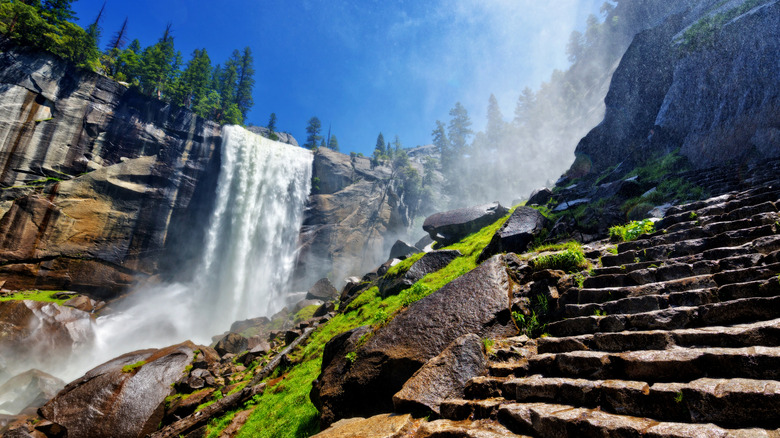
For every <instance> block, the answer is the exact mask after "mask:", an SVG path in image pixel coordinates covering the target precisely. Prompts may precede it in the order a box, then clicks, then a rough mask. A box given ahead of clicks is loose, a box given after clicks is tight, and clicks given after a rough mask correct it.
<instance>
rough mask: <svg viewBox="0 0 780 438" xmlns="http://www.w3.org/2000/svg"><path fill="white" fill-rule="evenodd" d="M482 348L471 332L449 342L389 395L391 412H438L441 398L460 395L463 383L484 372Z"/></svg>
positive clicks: (459, 396)
mask: <svg viewBox="0 0 780 438" xmlns="http://www.w3.org/2000/svg"><path fill="white" fill-rule="evenodd" d="M482 350H483V349H482V340H481V339H480V337H479V336H477V335H475V334H468V335H465V336H461V337H460V338H458V339H456V340H455V341H453V342H452V343H451V344H450V345H449V346H448V347H447V348H446V349H445V350H444V351H442V352H441V354H439V355H438V356H436V357H434V358H433V359H431V360H429V361H428V362H427V363H426V364H425V365H423V367H422V368H420V369H419V370H418V371H417V372H416V373H414V375H413V376H412V378H411V379H409V380H407V381H406V383H405V384H404V386H403V388H402V389H401V390H400V391H398V393H396V394H395V395H394V396H393V406H394V407H395V412H410V413H414V414H418V415H424V414H425V413H426V412H431V411H433V412H435V413H436V414H440V413H441V412H440V410H439V406H440V405H441V403H442V402H443V401H444V400H446V399H449V398H463V397H464V395H465V394H464V392H463V390H464V388H465V387H466V382H468V381H469V380H470V379H471V378H473V377H476V376H479V375H482V374H484V373H485V372H486V371H487V357H486V356H485V353H484V352H483V351H482Z"/></svg>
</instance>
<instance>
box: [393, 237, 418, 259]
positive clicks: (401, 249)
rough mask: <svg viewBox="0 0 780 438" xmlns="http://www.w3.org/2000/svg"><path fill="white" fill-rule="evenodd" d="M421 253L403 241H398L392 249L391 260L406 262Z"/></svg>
mask: <svg viewBox="0 0 780 438" xmlns="http://www.w3.org/2000/svg"><path fill="white" fill-rule="evenodd" d="M419 252H420V250H419V249H418V248H417V247H414V246H412V245H409V244H408V243H406V242H404V241H403V240H396V242H395V244H393V247H392V248H390V257H389V259H400V260H404V259H405V258H407V257H409V256H411V255H414V254H417V253H419Z"/></svg>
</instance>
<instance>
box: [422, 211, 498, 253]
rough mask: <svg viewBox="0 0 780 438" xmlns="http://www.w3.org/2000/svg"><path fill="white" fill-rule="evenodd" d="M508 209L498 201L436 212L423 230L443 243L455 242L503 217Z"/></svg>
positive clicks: (427, 220)
mask: <svg viewBox="0 0 780 438" xmlns="http://www.w3.org/2000/svg"><path fill="white" fill-rule="evenodd" d="M507 211H508V210H507V209H506V208H504V207H503V206H501V204H499V203H498V202H494V203H492V204H484V205H477V206H474V207H468V208H461V209H457V210H451V211H446V212H443V213H436V214H434V215H432V216H429V217H428V218H426V219H425V222H424V223H423V230H425V231H426V232H428V235H429V236H430V237H431V239H433V240H435V241H437V242H439V243H440V244H442V245H449V244H451V243H455V242H457V241H459V240H460V239H462V238H464V237H466V236H468V235H469V234H471V233H473V232H475V231H478V230H480V229H482V228H484V227H485V226H487V225H490V224H492V223H493V222H495V221H497V220H498V219H500V218H502V217H503V216H504V215H505V214H506V213H507Z"/></svg>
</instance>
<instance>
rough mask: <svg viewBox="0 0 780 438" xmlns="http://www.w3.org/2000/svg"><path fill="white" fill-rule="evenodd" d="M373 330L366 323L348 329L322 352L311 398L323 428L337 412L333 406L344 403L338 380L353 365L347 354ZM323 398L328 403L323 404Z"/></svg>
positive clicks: (332, 339)
mask: <svg viewBox="0 0 780 438" xmlns="http://www.w3.org/2000/svg"><path fill="white" fill-rule="evenodd" d="M370 331H371V327H370V326H367V325H364V326H361V327H357V328H354V329H352V330H348V331H346V332H344V333H341V334H339V335H336V336H334V337H332V338H331V339H330V340H329V341H328V343H327V344H325V349H324V350H323V352H322V365H321V367H320V375H319V377H318V378H317V380H315V381H314V382H313V383H312V389H311V392H310V393H309V398H310V399H311V402H312V403H313V404H314V406H316V407H317V410H319V411H320V413H321V415H320V423H321V424H322V426H323V429H324V428H325V427H327V426H328V425H330V424H331V423H332V422H333V418H335V414H334V413H333V412H331V411H330V409H331V406H335V405H340V404H341V403H344V402H345V400H344V393H343V391H342V389H341V387H340V386H339V384H338V382H339V381H340V379H341V377H342V376H343V375H344V374H345V373H346V372H347V371H348V370H349V368H350V367H351V366H352V361H350V360H348V359H347V354H350V353H352V352H354V351H355V349H356V347H357V345H358V342H359V341H360V338H362V337H363V336H364V335H365V334H367V333H369V332H370ZM323 400H325V401H327V404H323V402H322V401H323Z"/></svg>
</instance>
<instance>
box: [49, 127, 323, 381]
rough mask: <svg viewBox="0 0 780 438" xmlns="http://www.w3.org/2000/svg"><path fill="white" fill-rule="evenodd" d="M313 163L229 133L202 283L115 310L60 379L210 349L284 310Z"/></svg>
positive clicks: (242, 133) (198, 277)
mask: <svg viewBox="0 0 780 438" xmlns="http://www.w3.org/2000/svg"><path fill="white" fill-rule="evenodd" d="M312 159H313V156H312V153H311V152H310V151H308V150H305V149H303V148H300V147H294V146H290V145H286V144H283V143H278V142H274V141H271V140H268V139H266V138H264V137H261V136H259V135H256V134H253V133H251V132H249V131H247V130H245V129H243V128H241V127H238V126H226V127H224V128H223V137H222V165H221V169H220V175H219V180H218V183H217V191H216V196H217V199H216V202H215V209H214V211H213V213H212V215H211V218H210V223H209V228H208V232H207V233H206V239H205V242H203V243H202V246H203V252H202V257H201V259H200V260H198V261H196V262H197V263H198V267H197V269H196V271H195V272H196V274H195V278H194V279H193V280H192V281H191V282H189V283H186V284H182V283H176V284H165V285H159V286H154V287H147V288H144V289H142V290H137V291H135V292H134V293H133V294H132V295H131V296H130V297H129V298H127V299H126V300H124V301H123V303H122V304H121V308H119V309H116V310H117V311H116V312H114V313H112V314H111V315H109V316H106V317H100V318H98V319H97V321H96V323H95V343H94V344H93V346H92V348H91V349H90V350H89V351H87V352H85V353H86V354H87V356H88V357H83V359H85V360H77V359H76V358H75V357H74V358H73V359H74V360H72V361H69V362H70V363H69V366H67V367H66V369H60V370H58V372H52V374H55V375H57V376H59V377H62V378H64V379H66V381H67V380H68V379H72V378H75V377H78V376H79V375H81V374H82V373H83V372H84V371H86V370H87V369H89V367H91V366H95V365H97V364H100V363H102V362H104V361H106V360H109V359H111V358H113V357H116V356H117V355H119V354H122V353H125V352H129V351H133V350H137V349H141V348H152V347H162V346H167V345H171V344H174V343H177V342H182V341H184V340H187V339H191V340H193V341H194V342H196V343H204V344H209V343H210V342H211V337H212V336H213V335H216V334H219V333H222V332H224V331H225V330H227V329H228V328H229V327H230V324H231V323H232V322H234V321H238V320H243V319H247V318H253V317H258V316H269V315H271V314H273V313H275V312H277V311H279V310H281V309H282V307H284V305H285V295H286V293H287V292H289V291H288V290H287V286H288V284H289V282H290V279H291V275H292V271H293V267H294V262H295V255H296V251H295V250H296V245H297V240H298V233H299V230H300V227H301V223H302V221H303V209H304V204H305V202H306V199H307V197H308V195H309V191H310V184H311V171H312ZM85 362H88V363H85Z"/></svg>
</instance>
